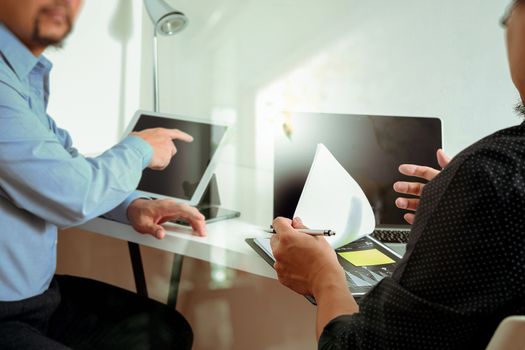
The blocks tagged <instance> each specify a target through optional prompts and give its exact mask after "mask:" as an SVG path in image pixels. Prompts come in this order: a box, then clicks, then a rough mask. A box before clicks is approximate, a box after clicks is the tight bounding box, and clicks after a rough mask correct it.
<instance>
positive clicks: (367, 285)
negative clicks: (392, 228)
mask: <svg viewBox="0 0 525 350" xmlns="http://www.w3.org/2000/svg"><path fill="white" fill-rule="evenodd" d="M269 240H270V238H269V237H264V238H247V239H246V240H245V241H246V243H247V244H248V245H249V246H250V247H251V248H252V249H253V250H254V251H255V252H256V253H257V254H259V256H261V258H262V259H263V260H264V261H266V262H267V263H268V264H269V265H270V266H272V268H273V264H274V262H275V259H274V257H273V254H272V252H271V248H270V246H269ZM335 252H336V253H337V259H338V261H339V264H341V266H342V267H343V270H344V271H345V275H346V282H347V286H348V288H349V290H350V292H351V293H352V296H353V297H354V298H355V299H359V298H361V297H362V296H364V295H365V294H366V293H368V292H369V291H370V290H371V289H372V288H373V287H374V286H375V285H376V284H377V283H379V282H380V281H381V280H382V279H383V278H385V277H390V276H392V273H393V272H394V270H395V268H396V266H397V263H398V262H399V261H400V260H401V256H400V255H399V254H397V253H396V252H395V251H393V250H392V249H390V248H388V247H387V246H386V245H384V244H383V243H381V242H379V241H377V240H376V239H374V238H373V237H371V236H369V235H367V236H364V237H362V238H360V239H358V240H356V241H353V242H350V243H348V244H346V245H344V246H342V247H340V248H338V249H335ZM305 298H306V299H307V300H308V301H309V302H310V303H312V304H314V305H317V304H316V302H315V298H314V297H313V296H309V295H307V296H305Z"/></svg>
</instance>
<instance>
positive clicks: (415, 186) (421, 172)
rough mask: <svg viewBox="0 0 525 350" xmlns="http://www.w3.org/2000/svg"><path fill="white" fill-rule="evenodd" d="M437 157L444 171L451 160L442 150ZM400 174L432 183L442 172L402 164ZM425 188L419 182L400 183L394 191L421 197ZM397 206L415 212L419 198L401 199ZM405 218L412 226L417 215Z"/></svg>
mask: <svg viewBox="0 0 525 350" xmlns="http://www.w3.org/2000/svg"><path fill="white" fill-rule="evenodd" d="M436 155H437V161H438V164H439V166H440V167H441V168H442V169H443V168H444V167H446V166H447V165H448V163H450V158H449V157H448V156H447V155H446V154H445V152H444V151H443V150H442V149H439V150H438V151H437V154H436ZM399 172H400V173H401V174H403V175H407V176H415V177H419V178H421V179H425V180H427V181H430V180H432V179H433V178H434V177H436V176H437V175H438V174H439V173H440V172H441V170H437V169H434V168H430V167H426V166H420V165H414V164H402V165H400V166H399ZM423 187H425V185H424V184H422V183H419V182H404V181H398V182H396V183H395V184H394V190H395V191H396V192H399V193H403V194H411V195H414V196H417V197H420V196H421V193H422V192H423ZM396 206H397V207H398V208H399V209H406V210H410V211H414V212H415V211H416V210H417V208H418V207H419V198H405V197H399V198H397V199H396ZM404 218H405V221H406V222H408V223H409V224H410V225H412V224H413V223H414V218H415V214H414V213H407V214H405V215H404Z"/></svg>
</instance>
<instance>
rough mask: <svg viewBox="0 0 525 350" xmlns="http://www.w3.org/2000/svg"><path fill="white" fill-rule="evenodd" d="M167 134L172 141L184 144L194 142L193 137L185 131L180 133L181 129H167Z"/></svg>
mask: <svg viewBox="0 0 525 350" xmlns="http://www.w3.org/2000/svg"><path fill="white" fill-rule="evenodd" d="M166 132H167V133H168V136H169V137H170V138H171V139H172V140H181V141H184V142H192V141H193V136H191V135H190V134H186V133H185V132H184V131H180V130H179V129H166Z"/></svg>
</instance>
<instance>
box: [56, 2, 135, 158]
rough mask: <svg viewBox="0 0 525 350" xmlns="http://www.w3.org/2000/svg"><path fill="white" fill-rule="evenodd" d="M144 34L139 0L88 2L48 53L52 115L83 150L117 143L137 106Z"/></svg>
mask: <svg viewBox="0 0 525 350" xmlns="http://www.w3.org/2000/svg"><path fill="white" fill-rule="evenodd" d="M141 38H142V2H141V1H140V0H89V1H85V3H84V8H83V10H82V12H81V14H80V17H79V20H78V23H77V25H76V27H75V29H74V32H73V33H72V34H71V36H70V37H69V39H68V40H67V41H66V45H65V47H64V49H61V50H55V49H49V50H48V51H47V52H46V55H47V56H48V58H50V59H51V61H52V62H53V63H54V67H53V71H52V75H51V98H50V104H49V114H50V115H51V116H52V117H53V118H54V119H55V120H56V121H57V123H58V124H59V125H60V126H61V127H63V128H65V129H67V130H69V131H70V133H71V134H72V136H73V140H74V142H75V145H76V147H77V148H78V149H79V150H80V151H82V152H83V153H87V154H94V153H99V152H101V151H104V150H105V149H107V148H109V147H110V146H111V145H113V144H114V143H115V142H117V140H118V139H119V138H120V136H121V133H122V132H123V129H124V126H125V125H126V124H127V122H128V121H129V119H131V117H132V115H133V113H134V112H135V110H136V109H138V107H139V98H140V94H139V93H140V67H141Z"/></svg>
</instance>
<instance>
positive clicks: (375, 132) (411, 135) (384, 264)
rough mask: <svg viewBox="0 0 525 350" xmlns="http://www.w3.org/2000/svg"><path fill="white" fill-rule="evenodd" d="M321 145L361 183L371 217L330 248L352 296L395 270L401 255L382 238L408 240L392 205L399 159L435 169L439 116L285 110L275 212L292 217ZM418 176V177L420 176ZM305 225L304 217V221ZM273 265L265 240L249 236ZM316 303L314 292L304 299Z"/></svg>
mask: <svg viewBox="0 0 525 350" xmlns="http://www.w3.org/2000/svg"><path fill="white" fill-rule="evenodd" d="M318 143H323V144H324V145H325V146H326V147H327V148H328V149H330V151H331V152H332V154H333V155H334V157H335V158H336V159H337V160H338V161H339V163H341V165H342V166H343V167H344V168H345V169H346V170H347V171H348V173H350V175H351V176H352V177H353V178H354V179H355V180H356V181H357V183H358V184H359V186H360V187H361V188H362V189H363V192H364V193H365V195H366V197H367V199H368V200H369V202H370V204H371V206H372V209H373V212H374V217H375V221H376V225H375V229H374V232H370V234H369V235H367V236H364V237H362V238H360V239H358V240H356V241H353V242H351V243H349V244H347V245H344V246H343V247H340V248H338V249H336V253H337V259H338V261H339V263H340V264H341V266H342V267H343V269H344V270H345V273H346V280H347V284H348V287H349V289H350V291H351V292H352V294H353V295H354V296H355V297H360V296H362V295H364V294H366V293H367V292H368V291H369V290H370V289H371V288H372V287H373V286H374V285H376V284H377V283H378V282H379V281H381V280H382V279H383V278H385V277H387V276H390V275H391V274H392V272H393V271H394V270H395V267H396V265H397V264H396V263H397V262H398V261H399V260H400V259H401V256H400V255H399V254H398V253H397V252H395V251H393V250H392V249H391V248H390V247H388V246H386V245H385V244H384V243H385V242H406V240H407V238H408V234H409V232H410V225H408V224H407V223H406V222H405V221H404V219H403V214H404V213H405V212H404V211H403V210H400V209H398V208H397V207H396V206H395V203H394V202H395V199H396V198H397V197H398V196H399V194H397V193H396V192H395V191H394V190H393V184H394V182H396V181H398V180H402V179H405V180H410V178H408V177H405V176H403V175H401V174H400V173H399V171H398V168H399V165H400V164H403V163H411V164H420V165H426V166H431V167H434V168H438V164H437V159H436V151H437V149H438V148H441V147H442V140H441V121H440V120H439V119H438V118H422V117H397V116H371V115H349V114H323V113H293V114H286V118H285V121H284V124H283V125H282V128H280V130H279V131H278V132H277V134H276V135H275V137H274V217H277V216H284V217H288V218H291V217H292V216H293V214H294V212H295V208H296V206H297V203H298V201H299V198H300V196H301V192H302V190H303V187H304V184H305V182H306V179H307V177H308V172H309V170H310V166H311V164H312V161H313V159H314V155H315V150H316V146H317V144H318ZM417 181H420V179H418V180H417ZM305 224H306V225H308V223H307V222H306V223H305ZM247 242H248V244H250V246H251V247H252V248H253V249H254V250H255V251H256V252H257V253H258V254H259V255H261V256H262V257H263V258H264V259H265V260H266V261H267V262H268V263H270V264H271V265H272V266H273V261H274V259H273V255H272V252H271V248H270V246H269V239H268V238H255V239H253V240H247ZM307 299H308V300H310V302H312V303H315V300H313V298H312V297H307Z"/></svg>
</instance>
